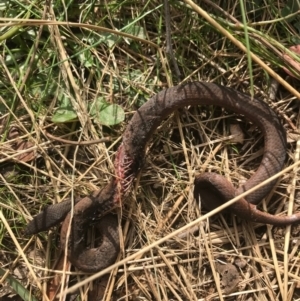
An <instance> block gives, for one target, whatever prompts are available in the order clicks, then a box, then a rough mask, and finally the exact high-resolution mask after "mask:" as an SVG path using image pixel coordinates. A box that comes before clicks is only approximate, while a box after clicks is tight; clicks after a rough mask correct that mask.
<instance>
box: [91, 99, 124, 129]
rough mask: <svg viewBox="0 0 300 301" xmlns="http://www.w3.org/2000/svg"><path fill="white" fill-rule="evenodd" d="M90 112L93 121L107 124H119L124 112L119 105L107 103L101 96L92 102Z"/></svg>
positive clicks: (122, 119)
mask: <svg viewBox="0 0 300 301" xmlns="http://www.w3.org/2000/svg"><path fill="white" fill-rule="evenodd" d="M90 114H91V115H92V116H93V117H94V119H95V121H98V122H99V123H101V124H103V125H107V126H111V125H116V124H119V123H121V122H122V121H124V119H125V113H124V110H123V109H122V107H121V106H119V105H117V104H110V103H107V102H106V101H105V100H104V99H103V98H102V97H99V98H98V99H97V100H96V101H95V102H94V103H93V105H92V106H91V109H90Z"/></svg>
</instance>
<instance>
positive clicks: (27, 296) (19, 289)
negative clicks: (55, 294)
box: [0, 268, 38, 301]
mask: <svg viewBox="0 0 300 301" xmlns="http://www.w3.org/2000/svg"><path fill="white" fill-rule="evenodd" d="M5 273H6V271H5V270H3V269H1V268H0V276H3V275H5ZM5 281H6V282H7V283H9V285H10V286H11V288H12V289H13V290H14V291H15V292H16V293H17V294H18V295H19V296H20V297H21V298H22V299H23V300H25V301H29V300H30V301H38V300H37V299H36V298H35V297H34V296H32V293H31V292H30V291H28V290H27V289H26V288H25V287H24V286H23V285H22V283H20V282H19V281H18V280H16V279H15V278H14V277H12V276H10V275H8V276H7V277H6V278H5Z"/></svg>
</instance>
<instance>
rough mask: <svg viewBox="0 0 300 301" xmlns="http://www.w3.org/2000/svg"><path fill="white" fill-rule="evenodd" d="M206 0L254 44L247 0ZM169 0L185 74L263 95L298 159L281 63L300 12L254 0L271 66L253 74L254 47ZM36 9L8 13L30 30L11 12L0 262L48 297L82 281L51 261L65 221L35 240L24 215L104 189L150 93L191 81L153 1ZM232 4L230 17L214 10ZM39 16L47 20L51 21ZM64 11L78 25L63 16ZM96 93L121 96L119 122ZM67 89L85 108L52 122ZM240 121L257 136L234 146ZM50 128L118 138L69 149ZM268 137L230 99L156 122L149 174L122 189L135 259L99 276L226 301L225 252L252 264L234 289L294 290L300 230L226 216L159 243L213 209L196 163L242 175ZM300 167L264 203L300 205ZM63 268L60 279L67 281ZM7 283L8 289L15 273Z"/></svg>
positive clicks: (241, 292)
mask: <svg viewBox="0 0 300 301" xmlns="http://www.w3.org/2000/svg"><path fill="white" fill-rule="evenodd" d="M204 2H205V4H203V7H202V8H203V9H204V10H205V11H206V12H208V13H209V14H210V16H211V17H212V18H213V19H215V20H216V21H217V23H218V24H219V25H220V26H222V27H223V28H224V30H225V31H226V32H227V33H231V35H232V36H233V38H234V39H235V41H237V42H240V43H242V45H246V42H245V39H244V32H243V29H242V26H241V27H239V26H237V24H236V20H239V21H241V20H242V16H241V12H240V9H239V3H238V2H235V1H224V3H225V2H226V4H224V3H223V1H220V3H217V4H216V5H217V7H213V6H212V5H211V3H210V2H209V1H203V3H204ZM170 3H171V31H172V39H173V48H174V49H173V50H174V54H175V57H176V60H177V63H178V65H179V69H180V70H181V74H182V75H181V76H182V81H191V80H202V81H211V82H217V83H220V84H223V85H226V86H230V87H233V88H235V89H238V90H240V91H243V92H245V93H248V94H249V93H250V91H251V90H253V91H254V94H255V96H256V97H258V98H260V99H264V100H266V101H267V102H268V103H269V105H270V106H271V107H272V108H273V109H274V110H275V111H276V112H277V113H278V115H279V117H280V119H281V120H282V122H283V123H284V125H285V128H286V130H287V131H288V133H289V135H288V136H289V138H290V143H289V153H288V156H287V161H286V164H287V166H289V165H291V164H292V163H294V162H297V161H298V160H299V149H298V148H297V146H296V144H295V141H296V140H297V139H298V133H297V131H296V130H297V128H298V126H299V125H298V123H299V116H298V111H299V109H298V106H299V105H298V102H297V101H298V100H297V99H296V97H295V96H294V95H293V94H291V93H290V92H289V91H292V92H293V90H292V89H290V88H289V86H288V85H289V84H290V85H291V86H293V87H294V88H295V89H296V92H295V93H294V94H296V93H297V90H299V83H298V82H297V81H296V80H293V79H291V78H287V77H286V75H285V74H284V73H283V72H282V70H281V66H282V65H283V64H284V62H283V59H282V58H281V54H282V53H283V49H284V47H289V46H291V45H293V44H299V41H298V39H299V38H298V33H297V28H299V16H298V15H297V14H296V15H295V17H294V19H291V18H290V19H286V20H284V19H281V18H280V19H279V18H278V16H280V14H281V13H282V12H283V8H284V7H285V8H286V7H289V4H288V3H279V2H276V4H275V3H273V2H270V3H268V2H267V1H265V2H263V1H261V2H260V1H257V2H256V4H253V5H252V6H251V5H250V4H248V5H247V7H246V10H247V13H246V16H247V21H248V22H249V26H248V36H249V44H250V48H251V51H252V52H253V53H254V54H255V55H256V56H257V57H259V58H260V59H261V60H262V62H263V63H264V64H265V65H266V66H264V65H263V64H260V63H259V61H256V60H255V58H254V59H253V61H254V62H253V61H252V65H251V66H252V69H251V68H250V69H249V67H248V61H247V55H246V54H245V52H244V51H242V50H241V49H240V48H238V47H237V46H235V45H238V43H235V45H234V44H233V43H232V42H231V41H230V40H229V36H225V35H224V33H222V34H221V33H219V31H218V30H216V27H215V26H213V25H210V23H209V22H210V21H209V19H207V20H205V19H204V16H201V17H200V16H199V11H197V10H196V8H190V7H188V5H187V2H176V1H174V2H173V1H170ZM30 4H32V7H29V5H30ZM27 5H28V6H26V9H24V8H23V7H21V5H20V4H19V3H18V2H15V3H14V2H12V3H11V6H10V7H9V8H7V9H6V10H4V14H3V17H11V16H13V17H17V15H18V14H19V13H20V14H21V16H18V19H16V21H22V20H23V23H22V24H19V26H20V27H17V26H15V24H14V23H10V22H11V21H9V20H7V19H4V18H2V19H1V18H0V24H1V26H2V27H0V28H2V29H3V31H2V32H1V33H2V35H1V37H0V41H2V44H0V47H1V50H2V51H1V55H0V60H1V66H2V67H1V68H0V70H1V77H0V78H1V80H0V89H1V97H0V100H1V102H2V105H1V107H0V109H1V113H2V118H1V125H2V128H3V131H2V134H3V136H2V137H3V138H2V142H1V144H0V152H1V157H0V161H1V174H0V177H1V178H0V181H1V187H0V206H1V209H2V210H1V215H0V218H1V219H2V221H3V225H4V226H2V227H1V228H0V239H1V245H2V248H1V253H0V262H1V264H2V268H3V269H4V271H9V273H10V274H11V275H12V276H13V277H14V278H15V279H18V280H19V281H21V282H22V284H23V285H24V287H25V286H27V285H28V288H29V289H30V290H32V292H33V294H34V295H35V296H36V298H37V300H47V299H48V298H49V296H51V295H53V292H51V290H53V289H57V288H58V289H59V290H60V292H62V291H63V289H64V288H65V287H66V286H67V285H69V286H70V287H71V286H73V285H74V282H72V283H68V281H69V278H70V277H69V275H70V273H69V268H70V267H69V266H68V265H65V266H62V265H60V263H61V261H60V263H58V264H57V262H56V260H57V259H58V258H62V257H61V256H60V255H61V254H59V248H58V245H59V244H58V238H59V232H58V231H56V230H53V231H52V232H51V235H46V234H45V233H43V234H41V235H38V236H35V237H32V238H27V237H24V236H23V235H22V231H23V229H24V226H25V224H26V222H27V221H29V220H30V219H31V217H32V216H34V215H35V214H36V213H37V212H40V211H41V210H42V208H43V206H45V204H49V203H52V202H59V201H61V200H63V199H65V198H68V197H70V196H72V195H75V196H76V195H79V194H80V195H85V194H88V193H89V192H90V191H92V190H94V189H96V188H97V187H103V186H104V185H105V184H106V183H107V182H108V180H109V179H110V177H111V176H112V174H113V171H114V167H113V160H114V153H115V151H116V149H117V146H118V144H119V142H120V139H121V135H122V132H123V131H124V128H125V126H126V124H127V122H128V120H130V118H131V116H132V114H133V113H134V111H135V110H136V108H138V107H139V106H140V105H141V104H142V103H144V102H145V101H146V100H147V99H148V98H149V97H150V96H151V95H153V94H154V93H155V92H157V91H160V90H161V89H162V88H164V87H167V86H172V85H176V84H177V83H179V82H180V81H179V79H178V78H177V77H176V75H175V72H174V69H173V66H172V65H171V64H169V62H168V60H167V59H166V54H165V46H166V45H165V42H164V41H165V25H164V24H165V23H164V22H165V19H164V17H163V7H162V6H161V5H160V3H159V2H158V1H150V2H149V3H145V4H143V5H142V4H138V3H137V4H134V3H132V2H130V1H124V2H122V3H120V4H118V3H114V2H113V3H107V4H97V3H94V2H93V3H82V4H80V5H79V4H77V3H74V2H72V1H70V2H69V3H64V2H62V3H61V2H59V1H58V2H54V4H53V6H52V8H51V6H50V5H49V4H48V3H46V5H44V3H43V2H41V3H27ZM221 7H222V9H224V10H225V11H226V12H227V13H226V14H225V13H224V12H222V10H220V9H218V8H221ZM29 8H30V9H29ZM27 12H28V13H27ZM293 13H294V11H293V9H292V8H290V14H291V15H293ZM226 15H227V16H226ZM293 16H294V15H293ZM208 17H209V16H208ZM24 19H30V20H27V21H24ZM40 20H51V24H50V22H46V21H40ZM58 21H60V22H58ZM66 21H69V22H72V24H68V23H63V22H66ZM8 24H9V25H8ZM128 24H131V25H133V24H134V25H136V26H139V28H140V29H143V34H141V35H139V36H138V37H137V36H130V34H133V33H134V32H133V29H132V27H130V26H129V27H130V28H131V29H130V30H128V28H127V31H126V30H123V31H122V33H120V32H119V30H120V29H121V28H125V27H126V26H127V25H128ZM3 25H6V27H3ZM92 25H97V26H98V27H97V26H92ZM100 26H101V27H102V29H101V28H100ZM297 26H298V27H297ZM117 29H118V30H117ZM124 32H125V33H124ZM109 34H110V35H109ZM104 35H105V36H106V38H107V40H106V41H103V37H104ZM117 38H119V40H117ZM98 42H100V43H98ZM108 42H109V43H111V44H109V45H110V47H108V44H107V43H108ZM266 68H270V69H271V71H273V72H274V74H273V75H272V76H278V75H281V76H282V77H283V78H284V79H287V82H285V81H284V82H281V83H282V84H284V85H285V87H286V88H288V89H289V91H288V90H287V89H284V88H282V86H280V87H279V91H278V92H277V94H276V99H270V95H269V93H270V92H269V86H270V83H271V79H270V77H269V76H268V74H267V72H265V71H264V70H267V71H268V72H269V69H266ZM277 79H278V77H277ZM279 80H280V79H279ZM252 82H253V85H251V83H252ZM100 96H101V97H103V98H105V99H106V100H107V102H109V103H116V104H120V105H121V106H122V108H123V109H124V111H125V113H126V119H125V121H124V122H122V123H121V124H117V125H114V126H111V127H107V126H103V125H101V124H100V123H99V122H97V120H95V119H91V118H90V114H89V109H88V104H89V103H92V102H93V101H94V100H95V99H97V98H98V97H100ZM66 99H68V100H69V103H68V104H67V109H68V108H69V107H72V108H73V109H74V110H75V112H76V114H77V117H78V119H77V120H76V121H73V122H68V123H67V122H64V123H61V124H55V123H53V122H52V121H51V118H52V116H53V114H54V113H55V110H56V109H57V108H59V107H60V108H62V107H63V106H62V103H64V101H65V100H66ZM235 122H238V123H239V124H240V125H241V127H242V129H243V131H244V133H246V137H245V140H244V142H243V144H242V145H239V144H235V143H233V140H232V137H231V136H230V133H229V131H228V128H229V125H230V124H232V123H235ZM14 128H15V129H17V131H18V134H19V136H20V137H21V139H22V141H23V142H24V141H25V142H29V143H30V144H28V145H26V147H25V146H23V148H21V149H20V148H19V149H17V147H16V139H17V138H16V137H15V136H11V135H10V132H9V131H11V129H14ZM45 131H47V132H50V133H51V134H53V135H55V136H59V137H60V136H64V135H67V134H68V135H69V136H68V137H65V138H66V139H71V140H74V141H77V140H78V141H90V140H95V139H99V138H103V137H110V138H111V142H106V143H98V144H94V145H80V146H79V145H78V146H74V145H65V144H64V143H61V142H58V141H54V140H52V139H49V137H47V136H46V135H45ZM292 133H293V134H294V136H293V135H292ZM262 147H263V139H262V137H261V135H260V133H259V132H258V131H257V130H256V129H254V128H253V126H252V125H251V124H249V123H247V122H246V121H244V120H242V119H241V118H240V117H236V116H234V115H232V114H231V113H230V112H229V113H228V112H224V111H223V110H222V109H217V108H210V107H206V108H195V107H193V108H186V109H184V110H180V111H178V112H176V113H175V114H174V115H173V116H170V117H169V118H168V120H167V121H166V122H164V123H163V124H162V125H161V126H160V127H159V129H158V131H157V132H156V133H155V135H154V137H153V140H152V141H151V144H150V145H149V151H148V155H147V157H146V158H145V165H144V169H143V170H142V173H141V174H140V176H139V178H138V179H137V181H136V183H135V188H134V189H133V192H132V193H131V194H130V195H129V197H128V198H126V199H125V200H124V208H123V209H122V211H121V212H120V214H119V217H120V220H121V221H122V222H121V226H122V227H121V232H122V240H121V246H122V251H121V253H120V256H119V262H120V260H122V259H123V258H125V260H123V261H122V264H119V266H118V267H117V268H114V267H112V268H111V274H106V275H110V277H109V276H106V277H107V279H104V278H102V282H104V287H105V288H106V289H107V290H106V296H105V299H104V300H213V299H221V300H224V291H222V289H223V287H222V282H221V279H220V275H219V274H218V273H217V272H216V266H217V264H216V263H217V261H218V259H220V258H221V259H222V260H223V261H224V260H225V261H227V262H231V263H233V262H235V261H236V260H237V259H239V260H240V261H241V262H242V263H244V266H242V267H241V268H240V269H239V275H240V281H239V287H238V291H237V292H234V293H232V295H231V297H226V300H228V299H229V300H235V299H237V300H246V299H247V300H250V298H252V299H255V300H285V301H288V300H297V299H299V290H298V288H297V287H298V283H299V280H300V277H299V267H300V265H299V262H298V258H297V255H298V244H299V242H298V239H297V238H298V236H299V231H298V227H293V228H292V229H291V228H290V227H287V228H283V229H281V228H274V227H270V226H268V227H266V226H264V225H256V224H254V223H250V222H246V221H240V220H239V219H238V218H237V217H235V216H230V215H226V214H225V215H224V216H222V215H217V216H216V217H213V218H211V219H210V220H209V221H207V220H204V221H202V222H199V223H197V225H196V226H193V227H191V229H190V230H189V231H183V232H182V233H181V234H180V235H174V236H173V237H171V238H170V239H168V240H166V241H161V243H160V244H157V242H158V241H160V240H161V239H162V238H165V237H167V235H170V234H171V233H174V231H175V230H176V229H180V228H181V227H182V226H185V225H187V224H188V225H191V222H192V221H194V220H195V219H197V218H198V217H200V216H201V215H203V214H204V213H205V212H206V211H205V209H203V208H199V204H198V203H197V202H195V201H194V200H193V194H192V183H193V179H194V175H195V174H196V173H199V172H203V171H214V172H217V173H221V174H223V175H225V176H226V177H227V178H228V179H230V180H231V181H232V182H233V183H234V185H235V186H238V185H239V184H240V183H242V182H243V181H245V179H247V178H249V175H251V174H252V173H253V171H254V170H255V169H256V168H257V166H258V165H259V162H260V157H259V156H260V155H261V154H262ZM28 148H29V149H28ZM23 149H25V150H23ZM29 150H30V152H29ZM20 152H21V153H22V152H23V153H27V154H28V152H29V154H30V156H31V157H29V158H28V157H27V158H26V157H25V159H24V158H22V157H19V155H20ZM297 170H298V169H294V170H293V171H290V172H286V173H284V174H283V176H282V178H281V179H280V181H279V182H278V185H277V187H275V188H274V191H273V192H272V193H271V194H270V196H269V197H268V198H267V199H266V202H265V203H264V204H263V205H262V208H263V210H268V211H269V212H272V213H275V214H278V213H280V212H282V211H285V210H287V206H288V205H287V204H288V203H289V202H290V205H289V208H292V207H293V205H291V204H293V203H294V201H296V200H297V196H298V194H297V193H298V188H299V186H298V174H297ZM8 172H9V173H10V174H8ZM296 205H297V204H296ZM296 205H295V206H294V207H293V208H292V209H293V210H294V211H295V210H297V206H296ZM289 210H290V209H289ZM155 243H156V245H155V246H154V247H151V248H150V247H149V246H151V245H153V244H155ZM23 252H24V253H23ZM129 256H130V258H129ZM128 258H129V259H130V260H128ZM26 260H28V261H26ZM72 274H73V275H74V274H75V275H79V276H78V277H77V278H76V277H75V280H76V283H79V284H80V290H79V291H77V293H78V292H79V294H80V295H81V300H96V298H95V297H92V296H91V295H90V297H88V293H91V292H92V288H93V285H92V282H91V281H90V280H91V279H90V278H88V280H86V282H88V285H87V286H82V285H83V283H81V282H80V281H81V280H83V279H85V278H87V277H88V276H86V275H82V273H77V272H72ZM62 275H63V276H62ZM53 276H55V277H56V278H55V280H56V281H57V282H58V283H61V284H63V285H62V286H61V288H60V287H58V286H56V285H55V282H54V281H53V280H52V279H53ZM94 278H96V276H95V277H94ZM3 279H5V277H4V278H3ZM46 279H48V280H49V279H50V280H49V281H48V282H45V281H44V280H46ZM73 281H74V280H73ZM3 283H5V281H4V282H3ZM65 283H66V284H65ZM2 286H3V289H8V291H9V290H10V287H11V284H10V285H2ZM94 287H95V283H94ZM96 287H97V286H96ZM94 291H95V289H94ZM2 295H4V292H3V293H2ZM47 296H48V297H47ZM23 298H24V300H26V298H25V297H23ZM27 299H28V300H30V298H27ZM61 300H64V296H63V297H61Z"/></svg>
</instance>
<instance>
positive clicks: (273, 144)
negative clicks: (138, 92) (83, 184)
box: [25, 82, 300, 272]
mask: <svg viewBox="0 0 300 301" xmlns="http://www.w3.org/2000/svg"><path fill="white" fill-rule="evenodd" d="M195 105H216V106H221V107H224V108H226V109H228V110H231V111H233V112H235V113H237V114H241V115H243V116H244V117H245V118H246V119H248V120H249V121H251V122H253V123H254V124H255V125H257V126H258V127H259V128H260V130H261V131H262V133H263V135H264V141H265V149H264V154H263V158H262V161H261V164H260V166H259V168H258V169H257V171H256V172H255V173H254V174H253V175H252V176H251V178H250V179H248V180H247V182H246V183H245V184H244V185H241V186H240V187H238V188H237V189H235V188H234V187H233V186H232V185H231V184H230V183H229V182H228V181H227V180H226V179H225V178H223V177H222V176H221V175H218V174H215V173H203V174H201V175H198V176H196V178H195V189H194V195H195V198H196V199H198V198H199V196H200V197H201V201H202V203H203V205H204V206H206V207H210V208H211V207H212V208H216V207H217V206H219V205H220V204H221V203H222V202H225V201H228V200H230V199H232V198H233V197H235V196H237V195H239V194H241V193H243V192H244V191H247V190H249V189H250V188H252V187H254V186H256V185H257V184H259V183H261V182H262V181H264V180H266V179H268V178H269V177H271V176H273V175H274V174H276V173H278V172H279V171H281V170H282V168H283V165H284V161H285V157H286V134H285V131H284V129H283V127H282V125H281V124H280V121H279V119H278V117H277V115H276V114H275V112H274V111H273V110H272V109H270V108H269V106H268V105H267V104H265V103H264V102H262V101H260V100H257V99H254V98H251V97H249V96H247V95H245V94H243V93H240V92H238V91H236V90H233V89H231V88H227V87H223V86H220V85H217V84H213V83H205V82H192V83H187V84H183V85H179V86H175V87H172V88H169V89H165V90H163V91H161V92H159V93H158V94H156V95H154V96H153V97H152V98H151V99H150V100H149V101H147V102H146V103H145V104H144V105H143V106H141V107H140V108H139V109H138V110H137V111H136V113H135V114H134V115H133V117H132V119H131V121H130V122H129V124H128V126H127V127H126V130H125V132H124V134H123V139H122V143H121V145H120V147H119V149H118V151H117V153H116V159H115V175H114V176H113V177H112V179H111V180H110V182H109V183H108V184H107V186H105V187H104V188H103V189H102V190H99V191H95V192H93V193H92V194H91V195H89V196H87V197H85V198H83V199H78V200H76V201H75V205H74V212H73V218H72V219H71V214H70V208H71V203H70V201H66V202H62V203H60V204H56V205H52V206H49V207H48V208H47V209H46V210H45V211H44V212H42V213H40V214H39V215H37V216H36V217H35V218H34V219H33V220H32V221H31V222H30V223H29V224H28V226H27V228H26V230H25V232H26V234H35V233H38V232H40V231H44V230H46V229H48V228H50V227H52V226H53V225H55V224H57V223H59V222H60V221H62V220H63V224H62V230H61V243H62V246H65V244H66V243H67V230H68V228H69V225H71V230H70V237H69V240H68V256H69V259H70V261H71V262H72V263H73V264H74V265H75V266H76V267H77V268H79V269H81V270H83V271H87V272H96V271H99V270H101V269H103V268H104V267H106V266H108V265H110V264H111V263H112V262H113V261H114V260H115V259H116V256H117V253H118V250H119V248H118V246H119V243H118V240H119V236H118V230H117V227H116V224H115V222H113V220H115V218H114V217H110V220H111V222H109V220H108V221H107V219H106V218H105V220H104V223H103V225H102V229H103V230H104V239H103V241H104V243H102V245H100V246H99V247H98V248H93V249H89V250H86V249H85V247H84V243H85V241H84V238H83V237H84V235H83V233H84V231H85V230H86V228H87V227H88V226H89V225H90V223H91V219H92V218H93V217H96V216H98V217H99V216H100V217H102V218H103V219H104V216H105V215H106V213H107V212H109V211H111V210H112V209H114V208H116V207H120V206H122V200H123V198H124V194H125V193H126V192H127V191H129V189H130V186H131V183H132V181H133V179H134V178H135V177H136V175H137V173H138V172H139V171H140V169H141V167H142V165H143V161H144V157H145V152H146V146H147V144H148V142H149V140H150V138H151V136H152V134H153V132H154V131H155V130H156V128H157V127H158V126H159V125H160V124H161V122H162V121H163V119H165V118H166V117H167V116H169V115H170V114H171V113H172V112H174V111H175V110H176V109H178V108H182V107H185V106H195ZM274 183H275V181H273V182H271V183H269V184H266V185H264V186H263V187H261V188H259V189H257V190H256V191H255V192H252V193H251V194H249V195H248V196H247V198H246V199H244V198H242V199H240V200H238V201H237V202H236V203H235V204H233V205H231V206H230V207H229V210H230V211H231V212H232V213H234V214H236V215H237V216H239V217H240V218H242V219H246V220H250V221H254V222H260V223H265V224H273V225H289V224H295V223H299V222H300V213H297V214H293V215H290V216H274V215H271V214H269V213H267V212H262V211H260V210H258V209H257V208H256V205H257V204H258V203H259V202H260V201H261V200H262V199H263V198H264V197H265V196H266V195H267V194H268V192H269V191H270V190H271V189H272V187H273V186H274ZM216 196H217V198H216ZM213 200H215V201H214V202H212V201H213ZM104 226H105V227H104ZM106 228H109V230H107V229H106Z"/></svg>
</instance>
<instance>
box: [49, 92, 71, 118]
mask: <svg viewBox="0 0 300 301" xmlns="http://www.w3.org/2000/svg"><path fill="white" fill-rule="evenodd" d="M60 102H61V105H60V107H59V108H58V109H57V110H56V111H55V113H54V115H53V116H52V119H51V120H52V122H54V123H64V122H70V121H74V120H75V119H77V114H76V112H75V110H74V109H73V106H72V104H71V101H70V99H69V98H68V97H67V96H65V95H63V96H62V98H61V101H60Z"/></svg>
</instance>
